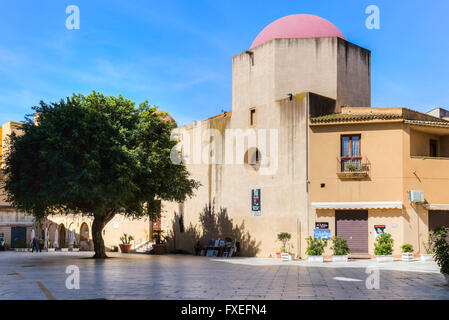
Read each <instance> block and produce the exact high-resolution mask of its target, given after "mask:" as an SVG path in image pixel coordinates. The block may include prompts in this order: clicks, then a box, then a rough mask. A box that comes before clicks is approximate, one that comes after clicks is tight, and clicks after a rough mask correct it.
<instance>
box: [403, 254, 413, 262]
mask: <svg viewBox="0 0 449 320" xmlns="http://www.w3.org/2000/svg"><path fill="white" fill-rule="evenodd" d="M413 260H415V256H414V254H413V252H402V261H405V262H411V261H413Z"/></svg>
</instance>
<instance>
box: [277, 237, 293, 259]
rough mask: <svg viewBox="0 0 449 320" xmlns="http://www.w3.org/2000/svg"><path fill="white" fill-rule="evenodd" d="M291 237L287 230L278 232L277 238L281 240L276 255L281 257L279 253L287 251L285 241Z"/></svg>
mask: <svg viewBox="0 0 449 320" xmlns="http://www.w3.org/2000/svg"><path fill="white" fill-rule="evenodd" d="M291 238H292V235H291V234H290V233H288V232H281V233H278V240H279V241H280V242H282V247H281V252H276V257H277V258H279V259H280V258H281V253H288V251H287V243H288V241H289V240H290V239H291Z"/></svg>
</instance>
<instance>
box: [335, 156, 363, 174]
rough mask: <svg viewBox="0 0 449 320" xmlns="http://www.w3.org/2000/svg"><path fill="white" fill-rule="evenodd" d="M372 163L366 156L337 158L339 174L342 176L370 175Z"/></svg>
mask: <svg viewBox="0 0 449 320" xmlns="http://www.w3.org/2000/svg"><path fill="white" fill-rule="evenodd" d="M370 168H371V163H370V162H369V160H368V159H367V158H366V157H340V158H337V175H338V176H339V177H340V178H359V177H360V178H364V177H367V176H369V172H370Z"/></svg>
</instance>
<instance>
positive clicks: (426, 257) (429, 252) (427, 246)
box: [420, 231, 435, 261]
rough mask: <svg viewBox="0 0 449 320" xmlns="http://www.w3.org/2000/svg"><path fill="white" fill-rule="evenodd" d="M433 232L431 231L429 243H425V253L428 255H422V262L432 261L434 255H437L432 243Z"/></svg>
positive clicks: (428, 238)
mask: <svg viewBox="0 0 449 320" xmlns="http://www.w3.org/2000/svg"><path fill="white" fill-rule="evenodd" d="M432 236H433V231H429V236H428V237H427V241H423V243H422V244H423V246H424V251H425V252H426V253H421V255H420V256H421V257H420V258H421V261H431V260H433V255H434V254H435V250H434V243H433V241H432Z"/></svg>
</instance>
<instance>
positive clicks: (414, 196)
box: [409, 190, 424, 203]
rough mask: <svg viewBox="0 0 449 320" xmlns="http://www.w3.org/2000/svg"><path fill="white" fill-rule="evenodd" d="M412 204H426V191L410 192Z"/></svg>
mask: <svg viewBox="0 0 449 320" xmlns="http://www.w3.org/2000/svg"><path fill="white" fill-rule="evenodd" d="M409 199H410V203H424V190H410V191H409Z"/></svg>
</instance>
